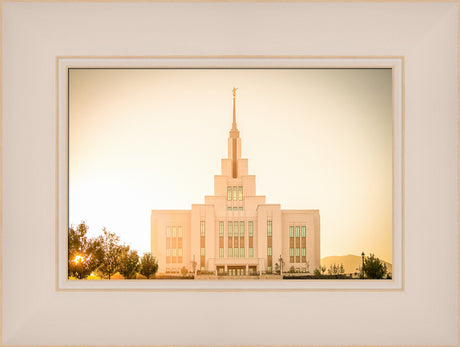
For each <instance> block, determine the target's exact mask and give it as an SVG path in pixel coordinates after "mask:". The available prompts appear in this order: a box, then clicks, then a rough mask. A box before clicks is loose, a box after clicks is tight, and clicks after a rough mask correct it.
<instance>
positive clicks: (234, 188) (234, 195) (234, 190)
mask: <svg viewBox="0 0 460 347" xmlns="http://www.w3.org/2000/svg"><path fill="white" fill-rule="evenodd" d="M236 189H237V187H233V200H235V201H236V194H237V191H236Z"/></svg>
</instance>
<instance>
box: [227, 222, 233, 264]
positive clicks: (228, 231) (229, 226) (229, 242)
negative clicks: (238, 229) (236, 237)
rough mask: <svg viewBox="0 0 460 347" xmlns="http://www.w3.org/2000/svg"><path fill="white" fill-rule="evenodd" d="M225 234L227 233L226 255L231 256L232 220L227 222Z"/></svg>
mask: <svg viewBox="0 0 460 347" xmlns="http://www.w3.org/2000/svg"><path fill="white" fill-rule="evenodd" d="M227 234H228V246H227V247H228V251H227V257H229V258H231V257H233V222H228V224H227Z"/></svg>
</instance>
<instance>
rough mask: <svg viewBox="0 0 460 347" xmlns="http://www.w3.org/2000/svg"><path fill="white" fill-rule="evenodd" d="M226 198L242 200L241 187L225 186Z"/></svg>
mask: <svg viewBox="0 0 460 347" xmlns="http://www.w3.org/2000/svg"><path fill="white" fill-rule="evenodd" d="M227 200H228V201H231V200H233V201H237V200H239V201H242V200H243V187H241V186H239V187H237V186H233V187H227Z"/></svg>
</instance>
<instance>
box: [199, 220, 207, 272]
mask: <svg viewBox="0 0 460 347" xmlns="http://www.w3.org/2000/svg"><path fill="white" fill-rule="evenodd" d="M205 235H206V225H205V222H204V220H202V221H200V268H201V271H204V270H205V268H206V239H205Z"/></svg>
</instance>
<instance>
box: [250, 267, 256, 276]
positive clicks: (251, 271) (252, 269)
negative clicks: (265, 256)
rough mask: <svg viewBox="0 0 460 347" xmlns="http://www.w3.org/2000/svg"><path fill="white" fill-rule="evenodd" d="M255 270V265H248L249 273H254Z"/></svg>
mask: <svg viewBox="0 0 460 347" xmlns="http://www.w3.org/2000/svg"><path fill="white" fill-rule="evenodd" d="M256 272H257V266H250V267H249V275H254V274H255V273H256Z"/></svg>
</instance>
